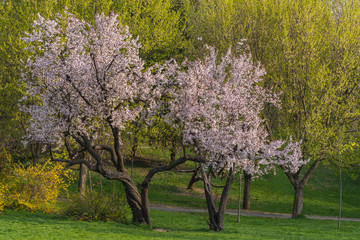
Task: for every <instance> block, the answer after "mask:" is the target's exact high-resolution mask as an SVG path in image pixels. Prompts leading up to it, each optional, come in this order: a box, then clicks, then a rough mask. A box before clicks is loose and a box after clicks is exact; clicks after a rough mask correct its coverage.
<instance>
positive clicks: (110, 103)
mask: <svg viewBox="0 0 360 240" xmlns="http://www.w3.org/2000/svg"><path fill="white" fill-rule="evenodd" d="M94 20H95V21H94V23H93V24H90V23H87V22H84V21H82V20H79V19H77V18H76V17H75V16H74V15H72V14H70V13H67V12H65V13H64V14H62V15H60V14H58V15H56V17H55V18H54V19H53V20H45V19H43V18H42V17H41V16H39V19H38V20H37V21H35V22H34V23H33V31H32V32H31V33H28V34H27V35H28V36H27V37H26V38H25V39H24V40H25V41H27V42H28V43H30V47H29V50H30V51H31V53H32V57H31V58H29V59H28V61H27V64H26V65H27V67H28V70H29V71H28V72H29V73H30V74H27V75H25V76H24V80H25V84H26V86H27V89H28V93H29V95H30V96H32V97H35V99H38V100H37V101H36V102H37V103H36V104H33V105H30V106H28V107H24V110H25V111H27V112H28V113H29V114H30V116H31V119H32V120H31V123H30V125H29V132H30V134H29V136H28V140H36V141H40V142H43V143H45V144H51V145H53V146H54V145H57V146H58V145H61V144H63V143H64V142H65V145H68V144H69V143H73V144H77V146H78V147H76V148H73V150H74V151H75V152H73V153H72V154H69V156H64V158H59V159H54V160H57V161H63V162H67V163H68V166H71V165H74V164H85V165H86V166H87V167H88V168H89V169H90V170H91V171H95V172H99V173H100V174H102V176H104V177H105V178H107V179H111V180H118V181H121V182H122V184H123V185H124V188H125V192H126V198H127V202H128V204H129V206H130V208H131V210H132V215H133V222H138V223H146V224H149V225H151V221H150V216H149V201H148V188H149V184H150V181H151V178H152V177H153V176H154V174H156V173H157V172H160V171H166V170H170V169H172V168H173V167H174V166H176V165H178V164H181V163H183V162H185V161H186V160H189V159H193V160H194V161H201V159H200V160H199V158H191V157H188V158H185V157H181V158H179V159H177V160H176V161H173V162H172V163H171V164H169V165H168V166H161V167H157V168H153V169H151V170H150V171H149V174H148V175H147V176H146V177H145V179H144V181H143V182H142V183H141V184H140V185H139V186H140V189H141V192H139V190H138V188H137V186H136V184H135V182H134V181H133V179H132V178H131V177H130V175H129V174H128V171H127V169H126V167H125V164H124V157H123V153H122V136H121V130H122V129H124V128H125V124H126V123H129V122H131V121H133V120H135V119H136V118H138V117H139V116H140V115H141V116H144V112H143V111H144V109H147V110H148V111H150V110H151V109H153V107H154V106H155V102H156V101H155V100H156V99H157V98H158V97H159V96H160V95H161V89H162V83H163V82H166V81H165V80H164V79H166V77H167V76H166V74H172V72H174V71H175V70H176V68H175V65H173V64H167V65H166V69H165V68H164V67H163V66H156V67H154V68H148V69H144V62H143V60H142V59H140V58H139V49H140V44H139V43H138V41H137V40H136V39H134V38H133V37H132V35H131V34H130V33H129V30H128V29H127V28H126V27H125V28H122V27H120V26H119V25H118V19H117V15H110V16H107V17H105V16H102V15H96V16H95V19H94ZM140 113H142V114H140ZM137 120H138V119H137ZM104 139H106V141H103V140H104ZM85 152H86V153H88V155H90V158H89V159H85V158H84V157H82V156H84V154H83V153H85Z"/></svg>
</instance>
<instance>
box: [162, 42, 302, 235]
mask: <svg viewBox="0 0 360 240" xmlns="http://www.w3.org/2000/svg"><path fill="white" fill-rule="evenodd" d="M209 53H210V54H209V56H207V57H205V59H202V60H200V59H199V60H197V61H194V62H188V63H186V64H185V66H186V68H187V70H186V71H183V72H179V73H178V75H177V77H176V81H177V85H178V88H176V89H175V90H174V91H173V92H172V93H171V95H172V96H173V97H174V98H173V101H172V102H171V105H170V109H171V113H170V114H169V118H170V119H177V120H178V121H180V123H181V126H182V137H183V143H184V145H190V146H194V147H195V150H196V151H197V152H198V153H199V154H200V155H201V156H202V157H203V158H205V159H207V161H206V163H200V169H201V172H202V180H203V182H204V190H205V196H206V201H207V206H208V212H209V225H210V229H212V230H214V231H219V230H222V229H224V223H223V217H224V212H225V208H226V202H227V198H228V193H229V191H230V187H231V184H232V181H233V178H234V175H235V172H236V171H238V170H246V171H247V172H248V173H249V174H262V173H266V172H267V171H269V170H270V169H272V168H274V165H275V164H280V165H282V166H284V168H286V169H287V171H290V172H296V171H297V170H298V167H299V165H300V166H301V165H302V164H303V161H302V156H301V154H300V155H299V153H300V151H299V147H300V144H299V143H295V144H294V143H293V142H292V141H289V142H288V143H285V142H284V141H272V142H270V141H269V136H268V132H267V130H266V129H265V127H264V122H263V120H262V119H261V118H260V113H261V111H262V110H263V108H264V105H265V104H273V105H275V106H278V96H277V95H276V94H275V93H273V92H271V91H269V90H268V89H265V88H263V87H261V86H260V85H259V83H260V82H261V80H262V77H263V76H264V74H265V71H264V69H263V68H262V67H261V65H260V64H258V63H257V64H254V63H253V62H252V60H251V56H249V55H246V54H241V55H238V56H237V55H235V54H232V53H231V51H230V50H229V51H228V52H227V54H226V55H225V56H224V57H223V58H221V59H220V60H218V59H217V53H216V51H215V50H214V48H209ZM285 145H286V147H285V148H284V146H285ZM289 149H291V151H288V150H289ZM219 173H225V175H226V176H227V180H226V184H225V186H224V188H223V191H222V194H221V198H220V203H219V206H218V209H216V207H215V204H214V200H213V197H212V190H211V186H212V185H211V176H214V175H217V174H219Z"/></svg>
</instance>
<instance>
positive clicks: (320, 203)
mask: <svg viewBox="0 0 360 240" xmlns="http://www.w3.org/2000/svg"><path fill="white" fill-rule="evenodd" d="M135 166H136V164H135ZM188 167H189V168H190V167H191V165H188ZM147 170H148V168H146V167H143V166H136V167H134V170H133V175H134V179H135V182H136V183H140V182H141V181H142V180H143V178H144V176H145V174H146V173H147ZM129 172H130V169H129ZM92 176H93V177H92V183H93V189H95V190H96V191H99V175H98V174H93V175H92ZM190 177H191V174H190V173H176V172H172V171H170V172H163V173H158V174H156V175H155V176H154V178H153V180H152V181H151V184H150V190H149V199H150V202H151V203H157V204H165V205H174V206H182V207H189V208H206V202H205V199H204V194H203V185H202V182H201V181H199V182H197V183H196V184H195V189H194V190H190V191H189V190H187V189H186V187H187V185H188V182H189V180H190ZM238 179H239V176H238V175H237V176H236V177H235V180H234V183H233V185H232V188H231V191H230V196H229V201H228V205H227V207H228V208H229V209H236V208H237V204H238V203H237V202H238V188H239V182H238ZM102 184H103V189H104V191H105V192H112V193H114V192H115V193H117V194H121V193H124V190H123V187H122V185H121V184H120V183H119V182H115V181H108V180H106V179H104V178H102ZM215 184H217V185H223V184H224V182H222V181H221V180H220V179H216V180H215ZM242 185H244V184H242ZM72 191H75V187H74V189H73V190H72ZM293 191H294V190H293V187H292V185H291V184H290V181H289V180H288V179H287V177H286V176H285V174H284V173H283V172H281V171H278V173H277V174H276V175H274V174H269V175H265V176H262V177H260V178H259V179H256V180H254V181H253V182H252V184H251V191H250V195H251V209H252V210H257V211H264V212H279V213H291V211H292V204H293V197H294V195H293ZM213 192H214V195H215V196H217V198H218V199H219V198H220V190H219V189H216V188H213ZM359 193H360V184H359V179H351V178H350V177H349V176H347V175H346V174H344V175H343V202H342V216H343V217H354V218H360V194H359ZM338 206H339V179H338V175H337V174H336V172H335V171H334V170H331V169H327V168H325V167H323V166H320V167H319V168H318V169H317V170H316V171H315V173H314V175H313V176H312V178H310V180H309V182H308V184H307V185H306V186H305V190H304V208H303V214H305V215H320V216H337V214H338Z"/></svg>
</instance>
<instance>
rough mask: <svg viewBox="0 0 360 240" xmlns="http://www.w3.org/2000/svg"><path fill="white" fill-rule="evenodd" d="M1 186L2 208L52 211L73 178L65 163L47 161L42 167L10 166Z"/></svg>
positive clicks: (0, 205)
mask: <svg viewBox="0 0 360 240" xmlns="http://www.w3.org/2000/svg"><path fill="white" fill-rule="evenodd" d="M6 168H8V171H6V174H5V173H3V174H2V175H3V177H2V178H3V179H2V180H3V181H2V183H3V184H1V186H0V196H1V194H2V195H3V196H2V197H1V199H2V201H1V200H0V208H1V207H2V208H3V207H8V208H14V209H28V210H41V211H44V212H49V211H50V210H51V206H52V204H53V203H55V202H56V201H57V199H58V197H59V194H60V192H61V191H66V189H67V187H68V185H69V183H70V182H69V179H71V176H70V171H69V170H64V167H63V165H62V164H57V163H53V162H51V161H50V160H46V161H45V162H44V163H43V164H37V165H35V166H28V167H24V166H23V165H22V164H14V163H12V164H7V167H6Z"/></svg>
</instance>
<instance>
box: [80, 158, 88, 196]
mask: <svg viewBox="0 0 360 240" xmlns="http://www.w3.org/2000/svg"><path fill="white" fill-rule="evenodd" d="M79 165H80V169H79V184H78V192H79V193H80V194H84V193H85V187H86V178H87V167H86V166H85V164H83V163H82V164H79Z"/></svg>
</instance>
